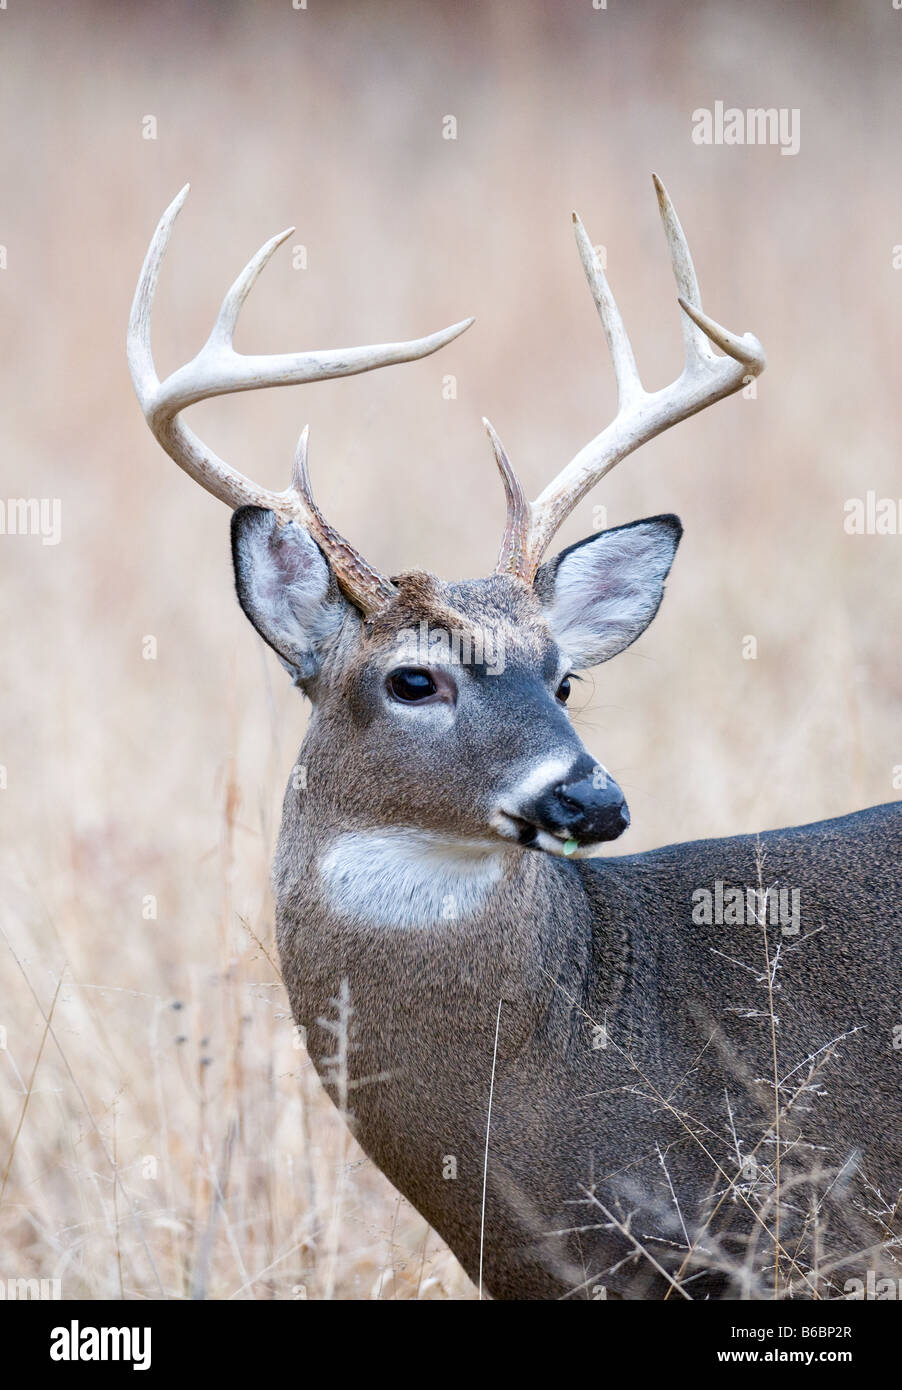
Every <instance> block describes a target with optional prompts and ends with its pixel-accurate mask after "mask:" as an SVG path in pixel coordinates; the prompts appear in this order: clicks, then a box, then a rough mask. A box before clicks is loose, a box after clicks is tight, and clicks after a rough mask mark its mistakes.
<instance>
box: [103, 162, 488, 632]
mask: <svg viewBox="0 0 902 1390" xmlns="http://www.w3.org/2000/svg"><path fill="white" fill-rule="evenodd" d="M187 195H188V185H187V184H186V185H185V187H184V188H183V189H182V191H181V192H180V193H179V194H178V196H177V197H176V198H174V199H173V201H172V202H171V203H170V205H169V207H168V208H167V209H166V211H165V212H164V213H163V216H162V217H161V218H160V221H159V223H158V225H157V229H156V231H155V232H154V235H153V239H152V240H151V243H150V246H149V248H148V251H147V255H146V257H145V259H144V265H143V267H142V270H141V275H140V278H139V280H138V285H137V288H136V290H135V297H134V300H133V302H132V309H131V314H130V316H129V325H128V363H129V370H130V371H131V377H132V382H133V383H134V387H135V391H136V393H137V396H138V400H139V401H140V403H141V409H142V410H143V412H144V416H145V419H146V420H147V423H148V425H149V426H150V428H151V430H152V431H153V433H154V435H155V436H156V438H157V440H158V441H159V443H160V444H161V445H162V446H163V448H164V449H165V450H166V452H167V454H169V456H170V457H171V458H173V459H174V460H175V462H176V463H177V464H178V465H179V467H180V468H183V469H184V470H185V472H186V473H187V474H188V475H189V476H190V477H192V478H193V479H194V480H195V482H198V483H200V485H201V487H203V488H205V489H206V491H207V492H211V493H212V494H213V496H214V497H218V498H219V499H220V501H222V502H226V503H228V505H229V506H230V507H243V506H246V505H251V506H255V507H267V508H269V509H270V510H271V511H273V512H275V513H276V515H277V516H278V518H279V520H280V521H282V522H285V521H296V522H297V523H298V524H299V525H301V526H303V527H305V528H306V529H307V530H308V531H310V533H311V534H312V535H313V536H314V537H315V539H316V541H317V543H318V544H319V546H320V547H321V549H322V550H323V551H324V552H325V554H326V555H327V557H328V558H329V560H330V562H331V564H332V568H333V570H334V571H335V576H336V578H337V580H338V582H339V584H340V585H341V587H342V589H343V590H344V592H345V593H346V594H347V596H348V597H349V598H350V599H351V600H352V601H353V602H354V603H356V604H357V606H358V607H359V608H361V609H362V610H363V612H364V613H372V612H375V611H377V610H378V609H379V608H381V607H383V606H384V604H385V603H386V602H388V601H389V600H390V598H391V596H392V595H393V593H394V586H393V585H392V584H391V583H390V582H389V581H388V580H387V579H385V578H384V577H383V576H382V575H380V574H379V573H378V571H376V570H374V569H373V568H372V566H370V565H369V564H367V562H366V561H365V560H364V559H363V557H362V556H361V555H359V554H358V553H357V551H356V550H354V548H353V547H352V546H351V545H350V544H349V543H348V542H347V541H345V540H344V539H343V538H342V537H341V536H339V534H338V532H337V531H334V530H333V529H332V528H331V527H330V526H329V525H328V524H327V523H326V522H325V519H324V518H323V516H322V514H321V512H320V511H319V509H318V508H317V507H316V505H315V503H314V502H313V500H312V497H311V495H310V485H309V479H308V477H307V467H306V430H305V431H304V433H303V434H302V436H301V442H300V444H299V446H298V456H297V458H296V461H295V472H294V478H293V481H292V485H291V486H290V487H288V488H286V489H285V491H283V492H271V491H269V489H267V488H263V487H260V486H259V485H258V484H257V483H254V482H252V481H251V480H250V479H249V478H246V477H244V476H243V474H241V473H239V472H237V470H236V469H234V468H232V467H231V466H230V465H229V464H227V463H225V462H224V460H223V459H221V458H219V456H218V455H217V454H215V453H214V452H213V450H212V449H211V448H209V446H208V445H206V444H204V443H203V442H202V440H200V439H199V438H198V436H197V435H196V434H194V432H193V431H192V430H190V429H189V428H188V426H187V425H186V424H185V423H184V422H183V421H182V420H181V419H180V418H179V415H180V412H181V411H183V410H184V409H186V407H187V406H189V405H193V404H195V402H197V401H202V400H206V399H208V398H209V397H211V396H222V395H226V394H227V393H230V392H233V391H256V390H259V389H261V388H263V387H265V386H294V385H297V384H299V383H302V382H308V381H325V380H327V379H329V378H332V377H341V376H354V375H356V373H358V372H369V371H373V370H374V369H375V368H376V367H388V366H393V365H394V364H395V363H398V362H415V361H417V360H418V359H419V358H421V357H428V356H429V354H430V353H433V352H437V351H438V349H439V348H441V347H444V346H445V345H446V344H447V343H450V342H452V341H453V339H455V338H456V337H458V336H459V335H460V334H461V333H463V332H464V331H465V329H467V328H469V327H470V324H471V323H473V319H472V318H469V319H464V320H463V321H462V322H460V323H455V324H452V326H451V327H450V328H445V329H442V330H441V332H439V333H432V334H430V336H429V337H426V338H416V339H414V340H413V341H411V342H406V343H379V344H376V345H373V346H369V347H353V348H331V349H328V350H326V351H318V352H293V353H274V354H271V355H267V356H247V355H245V354H243V353H239V352H236V351H235V348H234V346H233V336H234V332H235V325H236V324H237V322H238V315H239V313H240V312H241V306H242V305H243V303H244V301H245V299H246V298H247V296H248V293H249V292H250V290H251V288H252V287H253V284H254V282H255V280H256V279H257V276H258V275H259V274H260V272H261V270H262V269H263V267H264V266H265V265H266V263H267V261H268V260H269V259H270V257H271V256H272V254H273V252H274V251H275V250H276V249H277V247H279V246H281V245H282V243H283V242H284V241H285V240H286V238H287V237H289V236H291V234H292V232H293V231H294V228H293V227H289V228H288V229H287V230H286V231H284V232H282V233H280V235H279V236H274V237H272V238H271V239H270V240H269V241H267V242H266V244H265V245H264V246H261V248H260V250H259V251H258V252H257V254H256V256H254V257H253V259H252V260H250V261H249V262H248V264H247V265H246V266H245V268H244V270H242V272H241V274H240V275H239V276H238V278H237V280H236V281H235V283H234V284H233V285H232V287H231V289H230V290H229V292H228V294H227V295H226V297H225V299H224V300H223V301H222V306H221V308H220V310H219V313H218V315H217V317H216V322H215V323H214V325H213V330H212V332H211V333H210V336H209V338H208V339H207V341H206V343H205V344H204V346H203V347H202V348H201V350H200V352H199V353H198V354H197V356H196V357H195V358H193V360H192V361H191V362H188V363H187V364H186V365H185V366H183V367H180V368H179V369H178V370H177V371H175V372H173V373H172V374H171V375H170V376H168V377H166V379H165V380H164V381H162V382H161V381H160V379H159V377H158V376H157V372H156V368H155V367H154V361H153V352H152V350H151V341H150V320H151V311H152V309H153V301H154V295H155V293H156V288H157V281H158V279H159V274H160V267H161V265H162V263H163V257H164V255H165V253H166V247H167V246H168V244H169V238H170V235H171V233H172V227H173V224H174V222H175V219H176V217H177V216H178V214H179V212H180V211H181V208H182V205H183V203H184V201H185V198H186V197H187Z"/></svg>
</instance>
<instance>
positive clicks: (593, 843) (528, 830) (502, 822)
mask: <svg viewBox="0 0 902 1390" xmlns="http://www.w3.org/2000/svg"><path fill="white" fill-rule="evenodd" d="M492 827H493V829H494V830H495V831H496V832H497V833H498V834H499V835H500V836H501V838H502V839H504V840H508V841H513V842H514V843H515V844H517V845H518V846H519V847H520V849H530V850H537V851H538V852H539V853H540V854H550V855H552V856H554V857H560V858H562V859H569V858H574V859H588V858H591V857H593V856H595V855H597V854H599V853H600V851H601V844H600V842H599V841H598V840H594V839H579V838H574V837H573V836H572V835H570V834H569V833H568V832H567V831H566V830H562V829H557V828H556V827H552V826H547V825H538V824H536V822H535V821H531V820H526V819H525V818H524V817H523V816H518V815H515V814H513V812H511V811H498V812H497V813H496V814H495V815H494V816H493V817H492Z"/></svg>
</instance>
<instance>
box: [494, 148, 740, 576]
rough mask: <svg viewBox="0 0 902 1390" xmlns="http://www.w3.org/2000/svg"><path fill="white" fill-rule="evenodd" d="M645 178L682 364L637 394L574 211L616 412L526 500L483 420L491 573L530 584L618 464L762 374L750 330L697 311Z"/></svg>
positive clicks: (669, 207)
mask: <svg viewBox="0 0 902 1390" xmlns="http://www.w3.org/2000/svg"><path fill="white" fill-rule="evenodd" d="M652 177H653V179H654V185H655V190H656V192H657V195H658V206H659V208H660V211H661V220H662V222H663V223H664V232H665V235H666V237H667V244H668V246H669V248H670V259H671V261H672V263H673V273H674V276H675V278H676V282H677V289H678V290H679V295H678V302H679V305H680V308H681V309H682V310H683V314H682V321H683V341H684V343H685V346H686V363H685V366H684V367H683V370H682V372H681V373H680V375H679V377H678V378H677V379H676V381H673V382H671V384H670V385H669V386H665V387H664V388H663V390H661V391H651V392H649V391H646V390H644V388H643V386H642V382H641V381H640V379H639V372H638V369H637V367H636V359H635V357H634V355H633V349H632V347H631V345H630V340H629V338H628V336H627V332H626V329H625V328H624V326H623V319H622V318H621V317H620V310H619V309H618V308H617V304H616V302H615V300H614V296H613V295H612V294H611V290H610V287H609V285H608V282H607V279H606V278H605V274H604V271H603V270H602V268H601V262H600V261H599V259H598V256H597V255H596V254H595V250H594V247H593V246H592V244H591V242H590V241H589V238H588V236H587V235H586V229H585V227H584V226H583V224H582V222H581V221H580V219H579V217H578V216H577V214H576V213H574V214H573V223H574V227H575V230H576V244H577V246H578V248H579V254H580V259H581V260H582V263H583V269H584V270H585V272H586V279H587V280H588V282H589V288H590V289H591V291H592V297H593V298H594V300H595V306H596V308H597V309H598V314H599V317H600V319H601V324H602V327H603V328H604V332H605V337H606V338H607V341H608V348H609V350H610V354H611V360H612V362H613V364H614V375H615V377H616V378H617V398H618V399H617V415H616V417H615V419H614V420H613V421H612V423H611V424H610V425H608V426H607V428H606V429H604V430H602V432H601V434H599V435H596V437H595V438H594V439H593V440H591V441H590V443H588V444H586V445H585V446H584V447H583V448H582V449H581V450H580V451H579V453H578V454H577V455H576V456H575V458H573V459H571V461H570V463H568V464H567V466H566V468H564V469H563V471H562V472H561V473H559V474H558V476H557V477H556V478H555V479H554V481H553V482H551V483H549V485H548V486H547V487H546V488H545V491H544V492H543V493H541V495H540V496H539V497H538V498H537V499H536V500H535V502H532V503H529V502H527V501H526V500H525V498H524V496H523V490H522V488H521V487H520V484H519V483H518V481H517V479H516V477H515V475H514V473H513V469H512V468H511V466H510V463H509V462H508V459H507V455H506V454H505V452H504V449H503V448H502V446H501V441H500V440H499V439H498V436H497V435H496V434H495V431H494V430H493V429H492V427H491V425H490V424H489V423H488V421H485V422H484V423H485V425H486V427H487V429H488V432H489V437H490V439H491V441H492V445H493V448H494V450H495V460H496V462H497V464H498V467H499V469H500V471H501V475H502V479H503V481H504V487H505V492H506V494H507V525H506V527H505V532H504V540H503V542H502V545H501V553H500V554H499V556H498V564H497V566H496V569H495V573H496V574H512V575H516V576H517V577H519V578H520V579H523V580H525V581H526V582H527V583H529V584H531V583H532V581H533V579H534V577H535V573H536V570H537V569H538V567H539V564H540V563H541V560H542V556H543V555H544V553H545V550H546V549H547V547H548V544H549V542H550V540H551V538H552V536H553V535H554V533H555V531H557V530H558V528H559V527H560V526H561V524H562V522H563V521H564V520H565V519H566V518H567V517H568V516H569V515H570V513H571V512H572V511H573V508H574V507H575V506H576V505H577V503H578V502H580V501H581V500H582V498H583V497H585V495H586V493H587V492H589V491H590V490H591V489H592V488H593V487H594V486H595V484H596V483H597V482H599V481H600V480H601V479H602V478H603V477H604V475H605V474H606V473H608V472H610V470H611V469H612V468H613V467H615V465H616V464H618V463H619V462H620V460H621V459H624V458H626V456H627V454H630V453H632V452H633V450H634V449H638V448H639V446H640V445H642V444H645V443H646V442H647V440H649V439H653V438H654V437H655V435H656V434H660V433H661V432H662V431H663V430H666V429H669V428H670V426H671V425H676V424H678V423H679V421H680V420H685V419H687V418H688V416H690V415H694V414H695V413H696V412H697V411H699V410H704V408H705V406H708V405H713V404H714V402H715V401H719V400H722V399H723V398H724V396H729V395H731V394H732V393H733V392H734V391H738V390H739V388H740V387H741V386H742V385H744V384H745V383H746V382H747V381H748V380H749V379H750V378H752V377H756V376H758V375H759V374H760V373H761V372H763V371H764V366H765V356H764V349H763V348H762V346H761V344H760V343H759V342H758V339H757V338H755V337H754V336H753V335H752V334H751V333H746V334H745V335H744V336H743V337H741V338H738V337H737V336H736V335H735V333H730V332H729V330H728V329H726V328H722V327H721V326H720V324H719V323H715V322H714V320H713V319H712V318H709V317H708V315H707V314H706V313H704V312H703V310H702V307H701V295H700V293H699V288H698V280H697V279H696V275H695V268H694V266H693V264H692V257H691V255H690V254H689V247H688V245H687V242H686V237H685V235H684V233H683V229H682V227H681V226H680V222H679V218H678V217H677V215H676V213H675V211H674V208H673V204H672V203H671V201H670V198H669V197H668V195H667V191H666V189H665V188H664V185H663V184H662V183H661V180H660V179H659V178H658V176H657V174H654V175H652ZM711 343H714V344H715V345H716V346H717V347H719V348H720V349H721V350H722V351H723V352H724V353H726V354H727V355H726V356H725V357H719V356H718V355H717V354H716V353H714V352H713V351H712V349H711Z"/></svg>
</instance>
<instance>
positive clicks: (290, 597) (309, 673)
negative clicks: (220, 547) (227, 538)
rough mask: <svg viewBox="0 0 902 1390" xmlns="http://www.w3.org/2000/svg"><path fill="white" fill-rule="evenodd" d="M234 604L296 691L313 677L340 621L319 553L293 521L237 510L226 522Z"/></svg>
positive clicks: (337, 598) (341, 602) (342, 605)
mask: <svg viewBox="0 0 902 1390" xmlns="http://www.w3.org/2000/svg"><path fill="white" fill-rule="evenodd" d="M232 563H233V564H234V567H235V588H236V590H237V593H238V602H239V603H240V604H241V607H242V608H243V609H244V611H245V613H246V614H247V616H248V618H250V620H251V622H252V623H253V625H254V627H255V628H256V629H257V631H258V632H259V634H260V636H261V637H262V638H263V640H264V641H265V642H268V643H269V645H270V646H271V647H272V649H273V651H274V652H275V653H276V655H277V656H278V658H279V660H280V661H281V662H282V665H283V666H284V667H285V669H286V670H287V671H288V672H289V674H290V675H291V676H292V678H293V680H294V682H295V684H296V685H302V684H303V683H304V682H305V681H308V680H311V679H312V677H313V676H315V675H316V674H317V672H318V671H319V669H320V666H321V664H322V653H323V649H324V648H325V646H326V645H327V644H328V642H329V640H330V638H332V637H334V636H335V634H336V633H337V632H338V629H339V628H340V627H341V625H342V622H343V621H344V618H345V615H346V612H347V610H348V608H349V607H350V604H349V603H348V602H347V601H346V600H345V599H344V598H343V597H342V595H341V593H340V592H339V589H338V585H337V584H336V582H335V578H334V576H333V574H332V571H331V570H330V568H329V566H328V564H327V562H326V560H325V558H324V557H323V554H322V551H321V550H320V548H319V546H318V545H317V544H316V542H315V541H314V540H313V539H312V538H311V537H310V536H309V535H308V534H307V532H306V531H305V530H304V529H303V527H301V526H298V525H296V524H295V523H294V522H293V521H289V522H286V523H285V525H283V526H280V525H279V523H278V521H277V520H276V516H275V513H274V512H271V511H267V510H266V509H265V508H263V507H239V509H238V510H237V511H236V512H235V513H234V514H233V516H232Z"/></svg>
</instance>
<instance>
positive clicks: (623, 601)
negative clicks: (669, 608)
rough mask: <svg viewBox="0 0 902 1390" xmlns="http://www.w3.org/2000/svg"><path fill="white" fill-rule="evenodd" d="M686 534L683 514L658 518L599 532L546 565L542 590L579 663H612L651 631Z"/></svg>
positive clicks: (555, 631) (563, 641)
mask: <svg viewBox="0 0 902 1390" xmlns="http://www.w3.org/2000/svg"><path fill="white" fill-rule="evenodd" d="M682 534H683V528H682V526H681V525H680V520H679V517H676V516H652V517H648V518H647V519H646V520H644V521H633V522H631V523H630V524H629V525H628V526H615V527H614V528H613V529H612V530H610V531H599V533H598V534H597V535H596V536H590V537H589V538H588V540H585V541H578V542H577V544H576V545H571V546H570V548H569V549H568V550H562V551H561V553H560V555H556V556H555V558H554V559H553V560H549V561H548V562H547V563H546V564H544V565H542V567H541V568H540V570H539V572H538V574H537V575H536V579H535V589H536V593H537V594H538V596H539V598H540V599H541V600H542V606H543V607H544V609H545V617H546V619H547V621H548V626H549V627H550V628H551V632H552V636H553V637H554V640H555V641H556V642H557V644H558V646H560V647H561V649H562V650H563V651H565V652H566V653H567V655H568V656H569V657H570V660H571V662H572V664H573V666H574V668H576V669H580V668H582V667H586V666H597V665H598V663H599V662H601V661H608V660H609V659H610V658H611V657H612V656H616V655H617V653H618V652H622V651H623V649H624V647H628V646H629V645H630V643H631V642H635V640H636V638H637V637H638V636H639V635H640V633H642V632H644V631H645V629H646V628H647V627H648V624H649V623H650V622H651V620H652V618H653V617H654V616H655V614H656V613H657V611H658V608H659V606H660V603H661V599H662V598H663V596H664V581H665V579H666V578H667V575H668V573H669V571H670V566H671V565H672V564H673V557H674V555H675V554H676V548H677V546H678V545H679V543H680V537H681V535H682Z"/></svg>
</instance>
